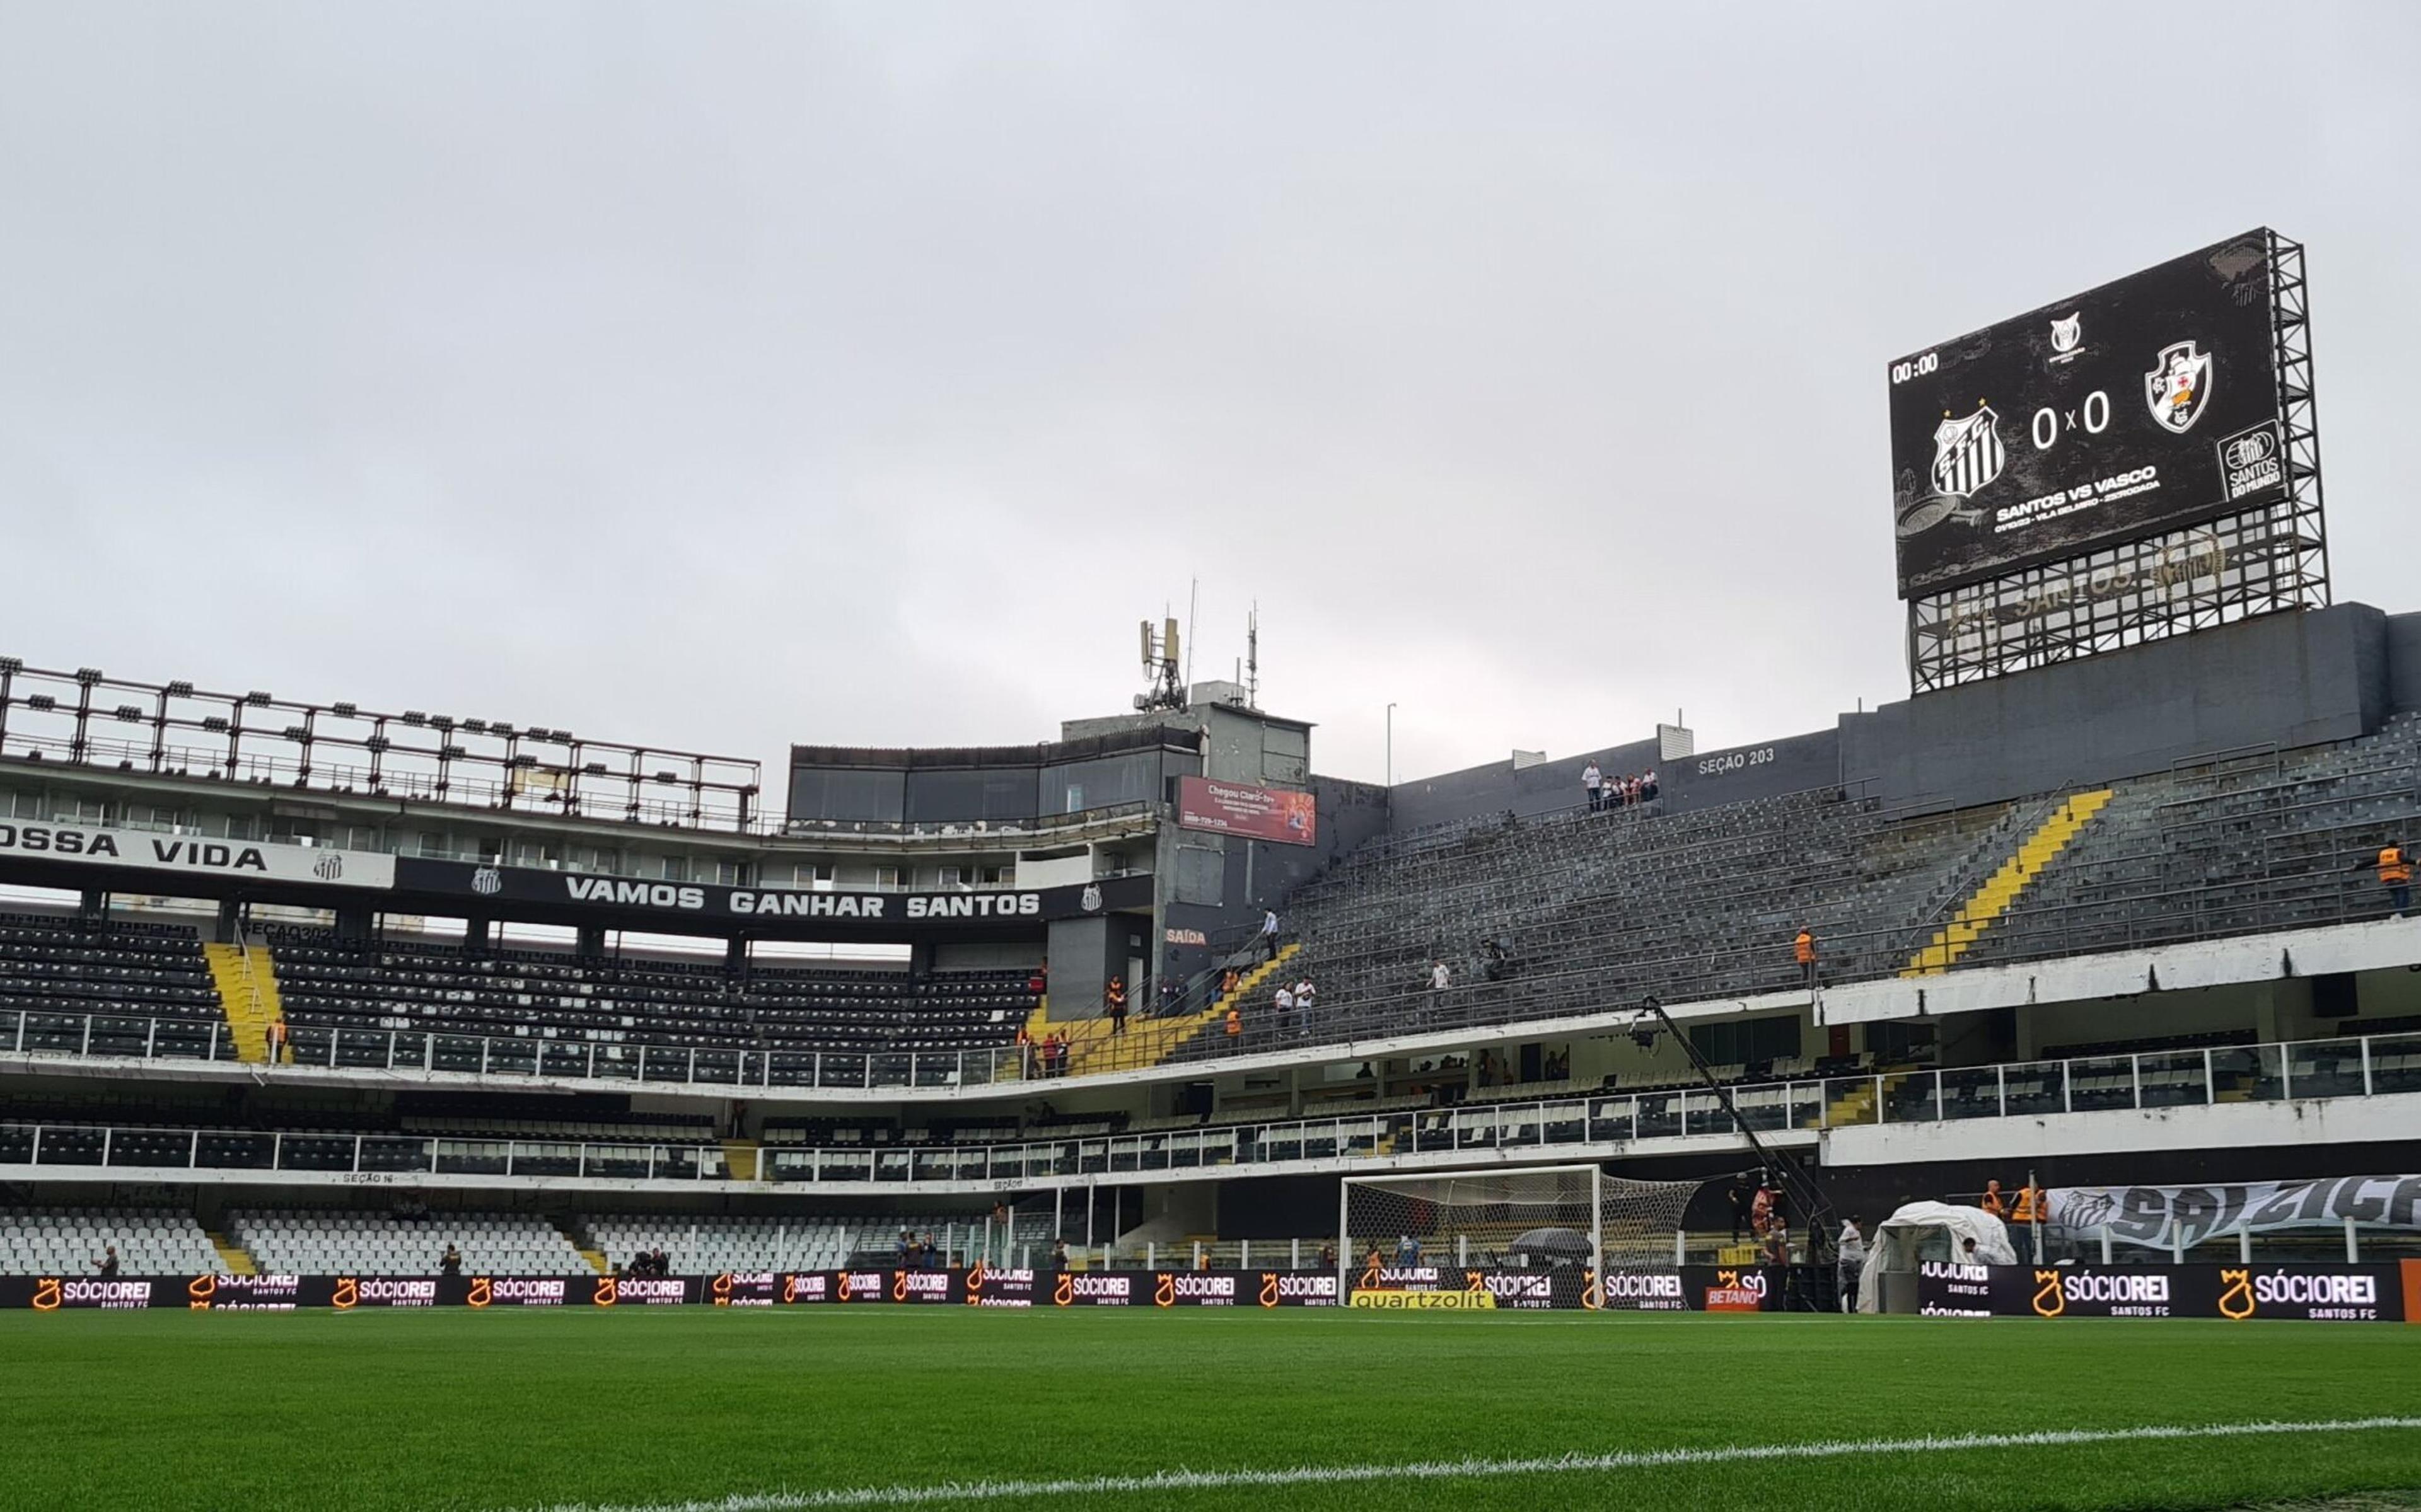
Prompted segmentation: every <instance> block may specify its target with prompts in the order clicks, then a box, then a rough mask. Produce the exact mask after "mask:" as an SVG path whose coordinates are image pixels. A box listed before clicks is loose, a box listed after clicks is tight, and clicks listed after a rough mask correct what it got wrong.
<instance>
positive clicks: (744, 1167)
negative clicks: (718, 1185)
mask: <svg viewBox="0 0 2421 1512" xmlns="http://www.w3.org/2000/svg"><path fill="white" fill-rule="evenodd" d="M723 1174H724V1175H725V1176H726V1177H730V1178H731V1179H732V1180H734V1181H754V1180H756V1179H757V1142H756V1141H755V1140H753V1139H726V1140H725V1141H724V1142H723Z"/></svg>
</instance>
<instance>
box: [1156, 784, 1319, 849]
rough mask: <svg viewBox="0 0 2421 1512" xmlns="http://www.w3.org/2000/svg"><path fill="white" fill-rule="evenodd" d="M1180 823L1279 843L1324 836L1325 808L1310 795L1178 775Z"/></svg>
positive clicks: (1305, 842)
mask: <svg viewBox="0 0 2421 1512" xmlns="http://www.w3.org/2000/svg"><path fill="white" fill-rule="evenodd" d="M1177 822H1178V824H1179V826H1181V827H1182V828H1185V829H1188V830H1208V831H1210V832H1211V833H1212V834H1240V835H1242V836H1243V837H1244V838H1246V839H1248V840H1274V841H1276V842H1277V843H1278V844H1280V845H1316V844H1318V843H1319V841H1320V813H1319V809H1318V807H1317V805H1316V804H1315V803H1313V801H1312V796H1311V794H1309V793H1298V792H1291V791H1289V790H1288V789H1286V788H1283V787H1253V786H1252V785H1251V784H1249V783H1241V782H1219V781H1217V780H1215V779H1213V778H1210V777H1179V778H1178V779H1177Z"/></svg>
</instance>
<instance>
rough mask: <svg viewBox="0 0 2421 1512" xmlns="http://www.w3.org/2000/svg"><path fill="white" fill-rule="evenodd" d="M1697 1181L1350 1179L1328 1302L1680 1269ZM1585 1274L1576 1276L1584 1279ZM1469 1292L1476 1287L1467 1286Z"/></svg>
mask: <svg viewBox="0 0 2421 1512" xmlns="http://www.w3.org/2000/svg"><path fill="white" fill-rule="evenodd" d="M1704 1185H1705V1182H1704V1181H1703V1180H1685V1181H1639V1180H1632V1179H1630V1178H1627V1177H1613V1176H1608V1175H1606V1173H1605V1171H1604V1169H1603V1168H1602V1167H1601V1166H1598V1165H1594V1164H1585V1163H1582V1164H1568V1165H1507V1166H1479V1167H1474V1168H1464V1169H1459V1170H1448V1171H1420V1172H1410V1171H1397V1172H1386V1173H1373V1174H1371V1175H1367V1176H1348V1177H1344V1178H1343V1179H1342V1181H1341V1182H1340V1184H1339V1187H1338V1191H1337V1212H1336V1232H1337V1254H1336V1274H1337V1291H1338V1295H1339V1297H1340V1298H1343V1299H1346V1300H1351V1295H1352V1293H1353V1290H1354V1283H1355V1281H1356V1279H1357V1277H1358V1278H1359V1279H1360V1281H1361V1282H1362V1285H1363V1286H1364V1287H1365V1288H1366V1289H1368V1288H1377V1289H1382V1290H1393V1289H1398V1288H1402V1289H1413V1290H1419V1289H1436V1288H1439V1287H1441V1286H1447V1285H1449V1281H1448V1277H1447V1275H1446V1273H1445V1270H1446V1268H1448V1267H1452V1268H1453V1269H1454V1270H1456V1271H1458V1272H1460V1274H1458V1275H1456V1276H1455V1277H1454V1278H1453V1282H1452V1284H1454V1285H1461V1284H1466V1283H1465V1277H1467V1276H1471V1275H1476V1274H1479V1273H1495V1274H1507V1275H1509V1274H1521V1275H1527V1276H1529V1277H1531V1278H1532V1281H1531V1285H1533V1286H1537V1285H1544V1284H1545V1283H1543V1282H1540V1281H1539V1280H1538V1278H1539V1277H1540V1276H1548V1277H1554V1276H1556V1275H1558V1274H1560V1275H1561V1276H1562V1277H1563V1278H1564V1279H1563V1281H1562V1282H1558V1283H1556V1285H1557V1286H1558V1287H1561V1286H1565V1285H1567V1284H1569V1285H1570V1286H1574V1287H1577V1288H1579V1291H1576V1292H1575V1295H1578V1294H1581V1293H1584V1292H1585V1290H1586V1282H1587V1280H1588V1279H1590V1278H1594V1277H1600V1276H1603V1275H1604V1274H1606V1272H1607V1271H1608V1270H1645V1269H1663V1268H1667V1267H1672V1266H1677V1265H1678V1264H1679V1247H1680V1243H1681V1225H1682V1220H1683V1218H1684V1216H1685V1214H1686V1210H1687V1208H1688V1206H1689V1202H1690V1199H1691V1197H1692V1196H1693V1195H1695V1193H1696V1192H1697V1191H1698V1189H1699V1188H1700V1187H1702V1186H1704ZM1584 1272H1585V1274H1578V1273H1584ZM1467 1284H1471V1285H1476V1282H1469V1283H1467Z"/></svg>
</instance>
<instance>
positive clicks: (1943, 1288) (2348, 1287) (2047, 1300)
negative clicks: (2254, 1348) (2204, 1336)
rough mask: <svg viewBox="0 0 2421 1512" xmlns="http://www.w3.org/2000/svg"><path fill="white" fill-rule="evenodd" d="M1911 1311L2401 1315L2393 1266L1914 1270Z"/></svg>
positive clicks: (2368, 1318) (1939, 1265)
mask: <svg viewBox="0 0 2421 1512" xmlns="http://www.w3.org/2000/svg"><path fill="white" fill-rule="evenodd" d="M1916 1286H1917V1310H1918V1311H1919V1312H1921V1313H1924V1314H1926V1315H1928V1316H1929V1317H2046V1318H2050V1317H2206V1318H2208V1317H2220V1318H2226V1319H2229V1320H2230V1321H2234V1322H2243V1321H2246V1320H2247V1319H2250V1318H2293V1319H2298V1320H2301V1321H2304V1322H2316V1323H2382V1322H2396V1321H2398V1320H2400V1319H2403V1317H2404V1316H2405V1315H2404V1292H2403V1287H2404V1277H2403V1272H2402V1271H2401V1270H2399V1268H2398V1267H2397V1266H2394V1265H2270V1266H2260V1265H2244V1266H2230V1265H2140V1266H2135V1265H2131V1266H2082V1265H2080V1266H2023V1265H1959V1264H1954V1263H1951V1262H1947V1261H1939V1260H1929V1261H1926V1262H1925V1263H1923V1264H1922V1265H1920V1266H1919V1267H1918V1268H1917V1284H1916Z"/></svg>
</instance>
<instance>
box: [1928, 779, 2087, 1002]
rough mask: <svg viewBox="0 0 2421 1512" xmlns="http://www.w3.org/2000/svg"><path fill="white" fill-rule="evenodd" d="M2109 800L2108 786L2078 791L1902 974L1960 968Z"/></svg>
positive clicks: (1938, 972) (1934, 973)
mask: <svg viewBox="0 0 2421 1512" xmlns="http://www.w3.org/2000/svg"><path fill="white" fill-rule="evenodd" d="M2110 796H2111V793H2110V789H2109V788H2107V787H2102V788H2097V789H2096V790H2094V791H2092V792H2089V793H2078V794H2077V795H2075V796H2074V797H2072V798H2070V800H2069V801H2068V802H2066V803H2062V804H2060V805H2059V807H2058V808H2056V809H2054V810H2053V811H2052V815H2051V818H2047V819H2045V820H2043V821H2042V823H2041V824H2039V825H2038V826H2036V828H2035V831H2034V833H2033V834H2029V835H2027V836H2026V837H2025V839H2024V840H2023V841H2021V842H2019V845H2018V849H2017V850H2016V852H2015V853H2014V854H2012V855H2011V856H2010V857H2009V858H2008V859H2007V861H2004V862H2002V863H2001V865H2000V867H1999V869H1998V870H1996V871H1994V872H1993V873H1992V875H1991V876H1990V877H1987V878H1985V879H1984V881H1983V883H1982V884H1981V885H1980V886H1978V887H1977V888H1976V891H1975V892H1974V893H1973V894H1971V895H1970V896H1968V898H1967V901H1966V902H1965V903H1963V904H1961V905H1960V909H1959V912H1957V913H1955V914H1953V915H1951V918H1950V922H1949V923H1947V924H1945V925H1944V926H1943V927H1941V928H1939V929H1936V930H1935V931H1934V932H1933V938H1932V939H1931V940H1929V941H1928V942H1927V943H1925V945H1924V946H1923V947H1922V948H1920V949H1919V950H1918V951H1917V952H1916V953H1915V954H1914V955H1913V956H1911V957H1909V959H1908V964H1907V965H1905V966H1903V967H1901V968H1900V973H1899V974H1900V975H1902V976H1939V975H1941V974H1943V973H1944V972H1946V971H1948V970H1949V969H1950V968H1951V967H1952V966H1954V965H1956V964H1957V963H1958V960H1959V958H1960V957H1961V956H1963V955H1965V954H1966V953H1967V951H1968V949H1969V947H1971V946H1973V945H1974V944H1975V943H1976V940H1977V939H1979V938H1980V937H1981V936H1982V935H1983V933H1984V931H1985V930H1987V929H1989V928H1991V927H1992V922H1993V921H1994V920H1995V919H1998V918H1999V917H2000V916H2001V915H2002V914H2004V913H2006V912H2008V908H2009V905H2010V904H2011V903H2014V902H2016V901H2017V898H2018V895H2019V894H2021V893H2023V892H2024V891H2025V890H2026V887H2027V885H2028V884H2029V883H2031V882H2033V881H2034V880H2035V878H2036V877H2038V876H2039V875H2040V874H2041V872H2042V870H2043V868H2044V867H2046V866H2048V865H2051V864H2052V862H2053V861H2054V859H2056V858H2057V857H2058V855H2059V853H2060V852H2061V851H2062V850H2067V849H2068V844H2069V842H2070V841H2071V840H2073V839H2075V838H2076V834H2077V832H2078V831H2079V830H2082V829H2084V828H2085V825H2086V824H2088V823H2090V822H2091V821H2092V818H2093V816H2094V815H2096V814H2099V813H2101V810H2102V809H2103V808H2104V807H2105V806H2106V805H2107V804H2108V803H2109V802H2110Z"/></svg>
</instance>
